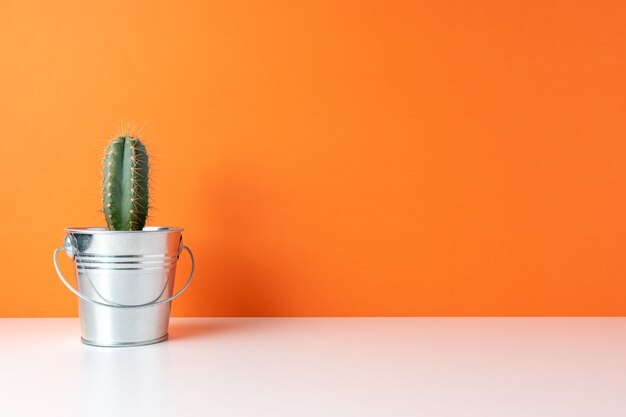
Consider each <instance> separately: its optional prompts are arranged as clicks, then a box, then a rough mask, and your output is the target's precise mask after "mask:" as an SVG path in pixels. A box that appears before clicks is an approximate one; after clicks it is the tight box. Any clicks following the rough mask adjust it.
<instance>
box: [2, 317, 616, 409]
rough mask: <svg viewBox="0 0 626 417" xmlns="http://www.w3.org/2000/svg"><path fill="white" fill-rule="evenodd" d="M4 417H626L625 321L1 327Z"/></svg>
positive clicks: (16, 323) (31, 322)
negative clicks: (142, 334)
mask: <svg viewBox="0 0 626 417" xmlns="http://www.w3.org/2000/svg"><path fill="white" fill-rule="evenodd" d="M0 338H1V339H0V381H1V382H0V415H2V416H7V417H20V416H64V417H68V416H105V417H119V416H140V417H143V416H146V417H148V416H177V417H189V416H203V417H209V416H210V417H214V416H251V417H258V416H324V417H328V416H376V417H386V416H463V417H465V416H480V417H487V416H498V417H503V416H529V417H531V416H532V417H539V416H546V417H558V416H568V417H572V416H585V417H609V416H620V417H623V416H626V318H324V319H318V318H289V319H284V318H283V319H273V318H255V319H235V318H219V319H213V318H206V319H182V318H180V319H172V323H171V325H170V340H169V341H167V342H165V343H160V344H157V345H151V346H144V347H137V348H97V347H90V346H85V345H83V344H81V343H80V340H79V325H78V320H77V319H0Z"/></svg>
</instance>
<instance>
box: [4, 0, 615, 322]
mask: <svg viewBox="0 0 626 417" xmlns="http://www.w3.org/2000/svg"><path fill="white" fill-rule="evenodd" d="M0 59H1V61H0V104H1V108H0V141H1V148H0V195H1V196H2V202H1V203H0V227H1V230H2V233H3V236H2V240H1V243H0V245H1V249H2V253H3V254H4V256H3V259H2V278H1V279H0V316H73V315H75V314H76V311H77V308H76V300H75V299H74V297H73V296H72V295H71V294H70V293H69V291H67V290H66V289H65V288H64V287H63V286H62V285H61V283H60V282H59V280H58V279H57V278H56V276H55V273H54V271H53V268H52V260H51V253H52V250H53V248H55V247H57V246H59V245H60V244H61V243H62V239H63V228H64V227H66V226H85V225H102V224H103V219H102V216H101V214H100V213H99V212H98V210H99V209H100V194H99V187H100V184H99V182H100V179H99V176H100V163H101V160H100V157H101V155H102V152H103V149H104V147H105V145H106V141H107V139H108V138H109V137H111V135H113V134H114V133H116V132H117V131H118V130H119V127H120V125H123V124H130V125H131V126H132V125H135V124H137V126H138V129H139V127H141V126H143V127H142V129H141V130H142V137H143V138H144V139H145V141H146V142H147V145H148V149H149V151H151V154H152V161H153V165H152V180H151V181H152V187H153V193H152V196H153V204H154V205H155V206H156V210H154V211H153V212H152V218H151V219H150V221H149V224H152V225H182V226H184V227H185V228H186V232H185V239H186V241H187V244H188V245H190V246H191V247H192V248H193V249H194V250H195V252H196V254H197V258H198V276H197V278H196V280H195V282H194V283H193V285H192V287H191V288H190V291H189V293H188V294H186V295H184V296H183V297H182V299H181V300H180V301H177V302H175V304H174V314H175V315H184V316H202V315H217V316H231V315H232V316H241V315H246V316H247V315H250V316H255V315H261V316H274V315H276V316H299V315H302V316H311V315H321V316H325V315H624V314H626V302H625V301H624V300H625V299H626V245H625V242H626V240H625V238H626V2H624V1H605V2H603V1H593V2H591V1H578V2H575V1H555V2H544V1H530V2H528V1H517V2H506V1H505V2H503V1H476V2H475V1H472V2H469V1H457V2H448V1H445V2H444V1H438V2H436V1H431V2H423V1H406V2H400V1H398V2H395V1H392V2H389V1H382V0H381V1H338V2H337V1H319V0H315V1H304V2H279V1H242V2H239V1H235V2H233V1H226V0H220V1H207V2H205V1H196V2H175V1H163V2H149V1H142V2H137V1H128V0H125V1H114V2H111V1H109V2H101V3H100V4H96V2H85V1H61V2H37V1H24V0H20V1H0ZM62 262H63V265H64V270H65V271H66V273H69V271H70V267H69V265H70V263H69V260H68V259H66V258H65V257H63V259H62ZM184 262H186V261H184ZM186 271H187V269H186V267H181V269H180V271H179V278H182V277H183V276H184V274H185V273H186ZM179 284H180V283H179Z"/></svg>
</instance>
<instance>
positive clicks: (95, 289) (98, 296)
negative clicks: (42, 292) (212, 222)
mask: <svg viewBox="0 0 626 417" xmlns="http://www.w3.org/2000/svg"><path fill="white" fill-rule="evenodd" d="M182 231H183V229H182V228H169V227H145V228H144V229H143V230H142V231H128V232H126V231H109V230H107V229H104V228H95V227H94V228H81V227H76V228H67V229H65V232H66V233H67V235H66V237H65V241H64V245H63V247H61V248H57V249H55V250H54V268H55V269H56V271H57V274H58V275H59V277H60V278H61V281H63V283H64V284H65V285H66V286H67V288H69V289H70V291H72V292H73V293H74V294H76V296H78V297H79V300H78V301H79V303H78V307H79V316H80V324H81V330H82V341H83V343H86V344H88V345H95V346H110V347H113V346H141V345H147V344H151V343H157V342H161V341H163V340H165V339H167V329H168V325H169V318H170V307H171V302H172V300H173V299H174V298H176V297H178V296H179V295H180V294H182V293H183V291H185V290H186V289H187V287H188V286H189V283H190V282H191V279H192V277H193V272H194V259H193V254H192V253H191V250H189V248H188V247H187V246H184V245H183V243H182ZM61 250H64V251H65V253H66V254H67V256H69V257H70V258H71V259H72V260H73V261H74V265H75V271H76V283H77V285H78V290H77V289H75V288H74V287H72V285H71V284H70V283H69V282H67V280H66V279H65V278H64V277H63V275H62V274H61V271H60V270H59V266H58V264H57V253H58V252H59V251H61ZM183 250H186V251H187V252H188V253H189V256H190V258H191V272H190V274H189V278H188V279H187V282H186V283H185V285H184V286H183V287H182V288H181V289H180V291H178V292H177V293H176V294H174V295H172V292H173V288H174V276H175V274H176V263H177V261H178V258H179V257H180V254H181V252H182V251H183Z"/></svg>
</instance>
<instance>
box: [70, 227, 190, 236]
mask: <svg viewBox="0 0 626 417" xmlns="http://www.w3.org/2000/svg"><path fill="white" fill-rule="evenodd" d="M183 230H184V228H182V227H168V226H146V227H144V228H143V230H109V229H107V228H106V227H66V228H65V233H72V234H79V235H80V234H88V235H94V234H97V235H120V234H143V233H147V234H156V233H176V232H182V231H183Z"/></svg>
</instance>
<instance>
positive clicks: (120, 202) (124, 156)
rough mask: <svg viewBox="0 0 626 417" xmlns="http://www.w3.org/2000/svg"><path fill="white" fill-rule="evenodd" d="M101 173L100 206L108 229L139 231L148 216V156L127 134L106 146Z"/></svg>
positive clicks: (139, 144) (137, 140) (133, 138)
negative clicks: (101, 205)
mask: <svg viewBox="0 0 626 417" xmlns="http://www.w3.org/2000/svg"><path fill="white" fill-rule="evenodd" d="M103 165H104V167H103V170H102V204H103V208H104V210H103V211H104V217H105V219H106V222H107V227H108V229H109V230H141V229H143V227H144V225H145V224H146V217H147V216H148V154H147V153H146V147H145V146H144V145H143V143H141V141H140V140H139V139H137V138H135V137H132V136H130V135H126V136H119V137H117V138H115V139H113V140H112V141H111V143H109V146H107V148H106V154H105V156H104V164H103Z"/></svg>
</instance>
